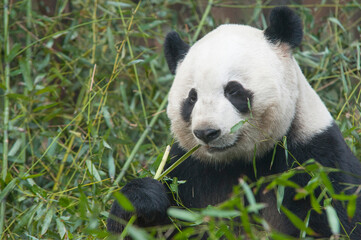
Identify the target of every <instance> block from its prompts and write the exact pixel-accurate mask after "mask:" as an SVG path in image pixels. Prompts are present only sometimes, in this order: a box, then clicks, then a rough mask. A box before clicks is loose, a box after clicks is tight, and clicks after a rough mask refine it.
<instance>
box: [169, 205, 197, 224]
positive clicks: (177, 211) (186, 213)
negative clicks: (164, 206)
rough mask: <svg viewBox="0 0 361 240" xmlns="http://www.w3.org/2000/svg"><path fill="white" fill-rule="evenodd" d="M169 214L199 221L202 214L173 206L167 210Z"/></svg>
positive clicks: (191, 220) (189, 220)
mask: <svg viewBox="0 0 361 240" xmlns="http://www.w3.org/2000/svg"><path fill="white" fill-rule="evenodd" d="M167 213H168V215H169V216H171V217H174V218H177V219H180V220H183V221H187V222H198V221H199V220H201V219H202V218H201V216H200V215H199V214H196V213H194V212H190V211H188V210H184V209H179V208H174V207H171V208H169V209H168V211H167Z"/></svg>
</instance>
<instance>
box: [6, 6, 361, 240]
mask: <svg viewBox="0 0 361 240" xmlns="http://www.w3.org/2000/svg"><path fill="white" fill-rule="evenodd" d="M134 2H136V1H134ZM134 2H132V1H122V2H119V1H107V0H92V1H90V0H88V1H79V0H72V1H57V2H56V6H55V11H53V12H52V13H51V14H50V13H49V12H48V10H47V9H46V11H45V12H44V11H43V10H41V9H42V8H41V6H42V5H41V4H42V3H43V2H42V1H30V0H18V1H10V2H9V1H7V0H4V1H3V3H2V4H0V5H1V16H4V18H3V19H4V21H3V23H2V24H1V26H0V28H1V29H0V30H1V31H0V32H1V36H0V45H1V50H0V54H1V58H0V61H1V64H0V76H1V81H0V99H1V101H0V112H1V115H0V119H1V124H0V136H1V138H0V139H2V140H3V141H1V143H0V154H1V171H2V172H1V174H2V175H1V180H0V184H1V188H0V189H1V193H0V201H2V203H1V214H0V218H1V219H0V233H1V232H2V235H1V238H4V239H19V238H20V239H80V238H85V239H95V238H105V237H106V236H107V235H108V234H107V232H106V227H105V224H106V218H107V216H108V210H109V208H110V205H111V203H112V201H113V198H111V194H112V192H114V191H117V190H118V189H119V188H120V187H121V186H123V185H124V184H125V183H126V182H127V181H129V180H131V179H133V178H137V177H144V176H153V175H154V173H155V171H156V169H157V166H158V164H159V162H160V159H161V157H162V154H163V151H164V146H166V145H167V144H170V143H171V142H172V138H171V136H170V132H169V121H168V119H167V117H166V114H165V106H166V98H167V92H168V90H169V88H170V86H171V83H172V78H173V76H172V75H171V74H170V73H169V71H168V69H167V66H166V63H165V60H164V56H163V55H162V47H161V46H162V43H163V38H164V36H165V34H166V33H167V32H169V31H170V30H171V29H174V30H177V31H178V32H179V33H180V34H181V35H182V36H183V38H184V39H185V40H186V41H188V42H190V43H193V42H194V41H195V40H196V39H197V38H199V37H201V36H202V35H204V34H205V33H207V32H208V31H210V30H211V29H213V28H214V27H216V26H217V25H219V24H220V23H221V22H227V19H226V18H225V17H219V14H217V12H216V10H217V9H223V11H225V12H226V11H227V10H232V11H234V10H235V9H238V10H239V12H240V14H239V16H240V19H241V16H244V18H243V19H242V23H245V24H250V25H252V26H255V27H259V28H265V26H266V24H267V23H266V20H265V19H266V16H265V15H266V13H267V10H268V9H269V8H270V7H271V6H270V5H267V3H268V2H269V1H256V2H255V3H252V4H246V3H244V4H238V5H235V4H233V5H231V4H228V2H226V1H209V4H206V3H205V4H204V3H202V4H199V3H196V1H177V0H169V1H153V0H150V1H141V2H139V4H136V3H134ZM249 2H250V1H249ZM323 2H324V1H322V3H321V4H318V3H317V4H316V3H315V4H310V5H292V7H294V8H295V10H296V11H297V12H298V13H299V14H300V16H301V17H302V19H303V21H304V29H305V37H304V42H303V44H302V47H301V48H300V49H297V50H296V51H295V57H296V59H297V60H298V62H299V63H300V65H301V68H302V70H303V71H304V73H305V75H306V77H307V78H308V79H309V81H310V83H311V84H312V85H313V87H314V88H315V89H316V91H317V92H318V94H319V95H320V96H321V98H322V99H323V100H324V102H325V103H326V105H327V107H328V108H329V110H330V112H331V113H332V115H333V116H334V117H335V119H336V121H337V123H338V125H339V126H340V128H341V131H342V133H343V135H344V137H345V139H346V141H347V143H348V145H349V146H350V147H351V149H352V151H353V152H354V153H355V154H356V156H357V157H358V158H359V159H361V123H360V121H361V120H360V111H361V107H360V106H361V100H360V96H361V88H360V85H361V80H360V79H361V78H360V68H361V63H360V48H361V41H360V38H359V36H360V33H361V29H360V22H361V16H360V14H359V12H360V9H361V5H360V4H359V3H357V1H345V2H344V1H342V3H340V2H339V1H334V2H331V1H330V3H323ZM315 11H322V12H323V13H325V12H326V14H324V17H322V16H321V17H318V18H314V16H313V15H314V12H315ZM6 13H8V14H6ZM241 13H242V14H241ZM308 164H309V165H307V166H304V167H305V168H309V170H310V171H311V172H314V173H315V174H314V176H313V178H312V180H311V181H310V183H309V185H307V187H306V188H305V189H302V191H299V194H300V195H299V196H298V197H304V196H308V195H309V196H311V200H312V206H313V208H314V210H315V211H319V209H321V208H325V209H326V211H327V213H328V216H329V220H330V224H331V226H332V227H333V228H332V229H333V230H334V231H335V233H338V232H339V231H341V230H338V227H339V226H338V225H337V220H336V223H335V221H334V220H335V216H334V212H333V209H332V206H331V204H330V203H329V201H327V199H329V198H330V197H333V198H338V199H340V200H348V202H349V207H348V213H349V215H350V216H352V213H353V211H354V209H353V208H354V205H353V204H354V202H355V199H347V197H346V196H342V195H336V194H335V193H333V192H332V187H331V188H330V185H329V183H328V181H327V173H328V170H327V169H323V168H322V167H319V166H318V167H314V166H315V164H316V163H313V162H310V163H308ZM312 166H313V167H312ZM295 171H296V172H297V171H299V169H296V170H295ZM287 174H289V175H290V174H293V172H289V173H285V174H282V175H280V176H272V178H269V179H260V180H259V182H257V183H249V182H247V180H245V181H242V182H241V183H240V185H239V186H238V187H236V188H235V190H234V191H235V192H234V194H233V197H232V198H231V199H230V200H229V201H227V202H225V203H223V204H221V205H220V206H218V207H209V208H206V209H201V210H200V211H195V212H189V211H186V210H179V209H172V210H170V212H169V214H170V216H172V217H176V218H178V219H179V220H175V222H177V223H178V224H180V225H192V226H197V227H194V228H193V227H192V228H183V229H182V230H181V231H180V232H179V233H178V234H177V236H176V237H175V238H176V239H187V238H188V237H189V236H191V235H199V236H201V235H202V233H204V232H208V233H209V236H210V238H211V239H218V238H219V237H220V236H221V235H224V236H226V237H227V238H229V239H235V238H237V237H236V236H235V235H234V233H233V232H232V231H230V230H229V226H232V227H237V225H241V226H242V227H243V229H244V232H243V233H242V234H245V235H247V236H248V237H250V238H251V239H257V238H261V237H264V238H266V237H272V238H273V239H285V238H284V237H285V236H283V235H281V234H279V233H276V232H272V231H271V230H270V228H269V226H268V225H267V223H266V222H265V221H264V220H263V219H261V218H260V216H259V215H257V212H258V210H259V209H261V208H262V207H263V205H262V204H261V203H256V202H254V201H253V200H252V199H253V198H252V193H253V191H256V190H257V189H259V186H260V184H261V183H269V191H277V193H278V195H279V199H280V200H282V188H283V187H285V186H290V185H292V182H290V181H289V180H288V179H289V177H290V176H289V175H287ZM294 174H296V173H294ZM314 183H316V184H317V185H316V186H320V185H321V186H323V187H324V188H323V189H324V192H323V197H319V198H316V197H315V196H313V190H314V189H315V185H314ZM292 186H293V187H296V188H297V186H294V184H293V185H292ZM251 189H252V190H253V191H252V190H251ZM246 199H247V201H248V202H250V203H252V204H250V205H249V206H245V205H244V204H243V203H244V202H245V201H246ZM323 199H325V201H323ZM278 208H279V210H280V211H282V212H284V213H285V214H286V215H287V216H288V217H289V218H290V219H291V220H292V222H295V223H296V224H301V223H303V224H301V225H300V226H301V227H300V228H301V230H303V235H302V236H305V233H311V234H312V229H309V228H308V226H307V221H306V220H307V219H306V220H305V219H298V218H297V217H295V216H294V215H293V214H292V213H290V212H289V211H288V210H287V209H285V208H283V207H282V206H281V202H280V205H279V206H278ZM235 216H241V217H240V218H241V219H240V221H232V219H234V218H235ZM251 219H252V221H251ZM182 220H183V221H182ZM184 221H185V222H184ZM182 222H183V223H182ZM173 228H174V229H176V227H175V226H173ZM161 230H162V229H147V231H145V230H143V229H139V228H137V227H136V226H132V225H129V227H128V229H127V231H128V233H129V234H130V235H131V236H133V237H134V238H137V239H145V238H153V237H151V236H154V234H155V233H158V234H160V235H161V234H162V233H161ZM302 236H301V237H302Z"/></svg>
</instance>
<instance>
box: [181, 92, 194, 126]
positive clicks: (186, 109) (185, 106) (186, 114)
mask: <svg viewBox="0 0 361 240" xmlns="http://www.w3.org/2000/svg"><path fill="white" fill-rule="evenodd" d="M197 100H198V97H197V91H196V90H195V89H194V88H192V89H191V90H190V91H189V93H188V97H187V98H186V99H184V100H183V103H182V108H181V115H182V118H183V120H184V121H186V122H189V121H190V120H191V114H192V110H193V107H194V104H195V103H196V102H197Z"/></svg>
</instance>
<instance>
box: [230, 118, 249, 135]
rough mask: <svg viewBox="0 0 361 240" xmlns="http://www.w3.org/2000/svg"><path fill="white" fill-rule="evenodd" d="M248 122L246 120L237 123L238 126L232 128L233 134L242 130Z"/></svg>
mask: <svg viewBox="0 0 361 240" xmlns="http://www.w3.org/2000/svg"><path fill="white" fill-rule="evenodd" d="M247 121H248V120H247V119H245V120H241V121H239V122H238V123H236V125H234V126H233V127H231V133H235V132H237V131H238V129H240V128H241V127H242V126H243V124H245V123H246V122H247Z"/></svg>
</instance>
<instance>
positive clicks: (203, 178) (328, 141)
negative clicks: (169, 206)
mask: <svg viewBox="0 0 361 240" xmlns="http://www.w3.org/2000/svg"><path fill="white" fill-rule="evenodd" d="M288 150H289V152H290V153H291V154H292V155H293V156H294V157H295V159H297V161H298V162H300V163H301V164H302V163H304V162H305V161H307V160H309V159H311V158H314V159H316V161H318V162H319V163H321V164H322V165H323V166H326V167H332V168H337V169H341V172H336V173H330V174H329V178H330V180H331V182H332V184H333V187H334V190H335V192H337V193H340V192H342V191H343V190H344V188H345V187H346V185H343V184H344V183H355V184H361V179H360V178H358V177H353V176H352V175H353V174H354V175H356V176H360V173H361V165H360V163H359V161H358V160H357V159H356V157H355V156H354V155H353V154H352V153H351V151H350V149H349V148H348V146H347V145H346V143H345V142H344V140H343V137H342V135H341V133H340V131H339V129H338V127H337V125H336V124H333V125H332V126H331V127H330V128H329V129H327V131H325V132H323V133H321V134H319V135H317V136H315V137H314V138H313V139H312V140H311V141H309V142H308V143H306V144H303V145H300V144H294V143H293V141H292V138H288ZM184 154H185V152H184V150H182V149H181V148H180V147H179V146H178V145H174V146H173V148H172V151H171V155H172V156H176V157H175V158H174V159H173V161H176V160H177V159H178V158H179V157H180V156H182V155H184ZM272 155H273V149H272V150H271V151H269V152H268V153H267V154H265V155H264V156H263V157H261V158H258V159H257V160H256V169H257V176H258V178H259V177H261V176H268V175H273V174H277V173H282V172H285V171H287V170H288V169H290V167H291V166H294V167H295V166H298V165H294V164H293V160H292V158H291V157H289V159H286V157H285V156H286V155H285V150H284V149H283V148H282V147H280V146H278V147H277V149H276V155H275V158H274V162H273V165H272V168H270V166H271V161H272ZM289 156H290V155H289ZM170 176H171V177H177V178H178V179H179V180H186V183H185V184H181V185H179V186H178V188H179V196H180V199H181V200H182V203H183V204H184V205H185V206H186V207H193V208H202V207H206V206H208V205H214V204H217V203H220V202H222V201H224V200H226V199H227V198H229V196H230V194H231V193H232V187H233V186H234V185H236V184H238V179H239V178H240V177H241V176H247V177H248V178H249V179H251V180H256V176H255V175H254V168H253V165H252V163H249V162H248V163H247V161H245V160H244V159H242V157H239V159H235V160H234V161H233V162H232V163H230V164H227V165H219V166H216V165H212V164H204V163H203V162H201V161H199V160H197V159H194V158H189V159H187V160H186V161H185V162H183V163H182V164H181V165H180V166H178V167H177V168H176V169H174V170H173V171H172V172H171V173H170ZM291 180H292V181H294V182H295V183H297V184H299V185H300V186H305V185H306V184H307V183H308V181H309V180H310V177H309V175H308V174H305V173H304V174H296V175H295V176H294V177H293V178H292V179H291ZM354 191H355V188H353V189H350V190H348V191H347V193H348V194H352V193H354ZM258 194H262V191H259V193H258ZM294 195H295V192H294V190H293V189H292V188H286V190H285V197H284V199H283V206H285V207H286V208H287V209H289V210H291V211H292V212H293V213H295V214H296V215H298V216H299V217H300V218H301V219H305V217H306V215H307V211H308V210H309V209H311V206H310V200H309V199H308V198H306V199H303V200H298V201H295V200H294ZM258 197H260V195H258ZM333 205H334V207H335V209H336V211H337V214H338V216H339V218H340V220H341V222H342V224H343V225H344V227H345V229H346V231H347V233H350V232H351V230H352V228H353V227H355V224H356V222H357V221H361V203H360V201H358V202H357V208H356V209H357V212H356V214H355V216H354V218H353V221H351V222H349V220H348V218H347V214H346V211H345V208H344V207H343V206H341V204H340V202H337V201H336V200H334V202H333ZM270 207H272V208H274V207H275V206H270ZM285 219H286V218H285ZM286 220H287V219H286ZM309 226H310V227H311V228H312V229H313V230H315V231H316V232H317V233H318V234H320V236H323V237H327V236H330V235H331V232H330V229H329V227H328V226H329V225H328V222H327V217H326V215H325V213H323V214H318V213H316V212H315V211H312V213H311V217H310V222H309ZM285 229H289V231H288V232H286V234H290V235H293V236H295V237H296V236H298V235H299V230H297V229H296V228H295V227H294V226H293V225H292V224H291V223H290V222H288V226H286V227H285ZM351 239H361V227H358V228H356V229H355V231H354V232H353V234H352V235H351Z"/></svg>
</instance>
